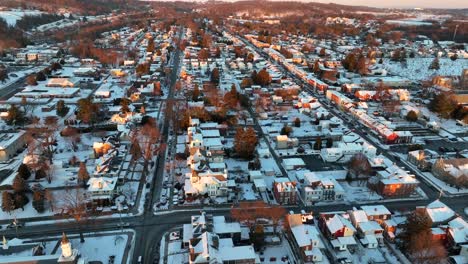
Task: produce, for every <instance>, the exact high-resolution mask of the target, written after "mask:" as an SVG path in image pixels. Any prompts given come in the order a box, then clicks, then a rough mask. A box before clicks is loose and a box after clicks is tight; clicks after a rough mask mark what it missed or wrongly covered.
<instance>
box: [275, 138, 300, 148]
mask: <svg viewBox="0 0 468 264" xmlns="http://www.w3.org/2000/svg"><path fill="white" fill-rule="evenodd" d="M297 146H299V140H298V139H297V138H289V137H288V136H287V135H278V136H276V148H277V149H290V148H294V147H297Z"/></svg>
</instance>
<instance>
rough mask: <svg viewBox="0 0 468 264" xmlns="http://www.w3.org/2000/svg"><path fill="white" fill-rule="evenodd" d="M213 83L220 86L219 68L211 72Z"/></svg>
mask: <svg viewBox="0 0 468 264" xmlns="http://www.w3.org/2000/svg"><path fill="white" fill-rule="evenodd" d="M210 78H211V82H212V83H214V84H216V85H218V84H219V69H218V68H214V69H213V70H212V71H211V77H210Z"/></svg>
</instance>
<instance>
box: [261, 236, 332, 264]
mask: <svg viewBox="0 0 468 264" xmlns="http://www.w3.org/2000/svg"><path fill="white" fill-rule="evenodd" d="M259 257H260V261H261V263H288V262H287V261H282V260H281V258H283V257H287V258H288V259H289V261H291V263H292V260H294V259H295V257H294V254H293V253H292V251H291V248H290V246H289V244H288V242H287V241H286V239H285V238H284V237H283V239H282V241H281V244H280V245H269V246H266V247H265V250H263V251H260V253H259ZM274 259H276V260H274ZM326 263H327V262H325V264H326Z"/></svg>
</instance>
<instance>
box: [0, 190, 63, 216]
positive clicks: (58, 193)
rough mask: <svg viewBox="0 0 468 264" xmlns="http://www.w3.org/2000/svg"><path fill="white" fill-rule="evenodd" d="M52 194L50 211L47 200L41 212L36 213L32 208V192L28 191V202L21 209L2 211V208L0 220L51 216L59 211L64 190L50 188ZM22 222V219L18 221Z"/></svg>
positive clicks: (61, 206)
mask: <svg viewBox="0 0 468 264" xmlns="http://www.w3.org/2000/svg"><path fill="white" fill-rule="evenodd" d="M51 192H52V196H53V202H52V204H53V206H54V210H55V211H52V210H51V209H50V208H49V202H48V201H45V202H44V203H45V208H46V209H45V211H44V212H43V213H38V212H37V211H36V209H34V207H33V205H32V194H30V193H28V194H26V196H27V197H28V199H29V202H28V203H27V204H26V205H25V206H24V210H23V209H16V210H14V211H12V212H10V213H7V212H4V211H3V210H0V220H12V221H13V219H15V218H16V219H24V218H37V217H47V216H53V215H54V213H59V212H60V211H61V208H63V204H62V202H61V201H62V200H63V198H64V197H65V195H66V194H65V193H66V191H65V190H52V191H51ZM0 194H1V193H0ZM20 222H23V223H24V221H20Z"/></svg>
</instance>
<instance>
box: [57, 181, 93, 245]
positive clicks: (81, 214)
mask: <svg viewBox="0 0 468 264" xmlns="http://www.w3.org/2000/svg"><path fill="white" fill-rule="evenodd" d="M60 201H61V204H60V209H61V210H63V213H64V215H65V216H66V217H67V218H68V219H69V220H71V221H74V222H75V223H76V224H77V226H78V230H79V233H80V241H81V243H83V242H84V241H85V240H84V235H83V226H84V225H85V224H86V223H87V222H88V221H89V220H91V217H92V216H93V214H92V213H91V212H90V211H89V210H88V208H87V198H86V193H85V191H84V190H83V189H80V188H71V189H67V190H66V191H65V192H64V193H63V195H62V197H60Z"/></svg>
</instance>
